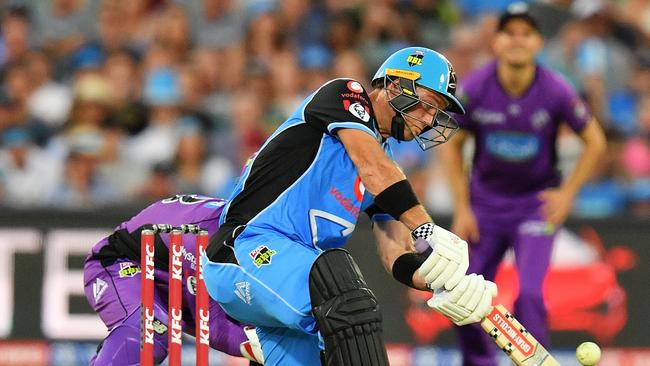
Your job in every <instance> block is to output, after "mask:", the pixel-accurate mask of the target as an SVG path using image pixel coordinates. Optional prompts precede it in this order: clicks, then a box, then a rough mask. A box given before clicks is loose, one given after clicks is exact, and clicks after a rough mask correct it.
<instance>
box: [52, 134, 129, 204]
mask: <svg viewBox="0 0 650 366" xmlns="http://www.w3.org/2000/svg"><path fill="white" fill-rule="evenodd" d="M69 141H70V149H69V151H68V155H67V157H66V161H65V168H64V171H63V173H64V174H63V178H62V179H61V184H60V185H59V186H58V187H57V189H56V190H55V191H54V192H53V194H52V196H51V197H50V199H49V203H50V204H51V205H54V206H57V207H65V208H91V207H94V206H99V205H106V204H109V203H112V202H115V201H116V199H118V198H119V194H118V191H117V190H116V189H115V188H114V187H113V186H111V185H110V183H109V182H108V181H106V180H105V179H102V177H101V174H100V169H99V166H100V164H101V158H102V156H103V152H104V148H105V146H104V143H105V141H104V136H103V135H102V134H101V133H98V132H95V131H82V130H77V131H74V132H73V134H72V135H71V136H69Z"/></svg>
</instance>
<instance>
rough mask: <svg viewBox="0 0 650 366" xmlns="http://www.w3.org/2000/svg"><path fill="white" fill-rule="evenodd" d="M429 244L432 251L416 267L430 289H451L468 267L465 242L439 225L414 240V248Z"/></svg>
mask: <svg viewBox="0 0 650 366" xmlns="http://www.w3.org/2000/svg"><path fill="white" fill-rule="evenodd" d="M426 246H430V247H431V248H432V249H433V251H432V252H431V254H430V255H429V257H428V258H427V259H426V260H425V261H424V263H422V265H421V266H420V268H419V269H418V271H419V274H420V275H421V276H422V277H424V280H425V282H426V283H427V287H428V288H429V289H430V290H436V289H440V288H443V286H444V289H445V290H452V289H453V288H454V287H456V285H457V284H458V283H459V282H460V281H461V279H462V278H463V276H464V275H465V272H467V268H468V267H469V255H468V252H467V242H465V241H464V240H463V239H461V238H459V237H458V236H456V235H455V234H453V233H452V232H450V231H447V230H445V229H443V228H441V227H440V226H434V227H433V230H432V233H431V235H430V236H429V237H427V238H422V237H420V238H419V239H417V240H416V241H415V248H416V249H418V251H420V252H422V250H420V249H419V248H422V247H426Z"/></svg>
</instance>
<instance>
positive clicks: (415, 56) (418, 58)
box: [406, 50, 424, 66]
mask: <svg viewBox="0 0 650 366" xmlns="http://www.w3.org/2000/svg"><path fill="white" fill-rule="evenodd" d="M423 58H424V52H422V51H418V50H415V51H413V53H412V54H410V55H409V57H407V58H406V62H408V64H409V66H416V65H417V66H419V65H422V59H423Z"/></svg>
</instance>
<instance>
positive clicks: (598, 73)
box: [0, 0, 650, 217]
mask: <svg viewBox="0 0 650 366" xmlns="http://www.w3.org/2000/svg"><path fill="white" fill-rule="evenodd" d="M510 2H512V1H508V0H495V1H481V0H459V1H451V0H311V1H310V0H50V1H40V0H22V1H16V0H4V1H3V2H2V5H1V38H0V82H1V87H0V205H2V206H10V207H68V208H87V207H94V206H97V205H113V204H120V203H133V202H148V201H151V200H154V199H157V198H162V197H166V196H170V195H172V194H174V193H202V194H208V195H218V196H227V195H228V193H229V191H230V190H231V188H232V187H233V183H234V181H235V179H236V178H237V176H238V174H239V171H240V169H241V166H242V165H243V164H244V163H245V162H246V160H247V159H248V157H249V156H250V155H251V154H252V153H253V152H254V151H256V150H257V149H258V147H259V146H260V145H261V143H262V142H263V141H264V140H265V138H266V137H267V136H268V135H269V133H270V132H272V131H273V130H274V128H275V127H277V126H278V125H279V124H280V123H282V121H283V120H284V118H285V117H286V116H288V115H289V114H290V113H291V112H292V111H293V110H294V108H295V107H296V106H297V104H298V103H299V102H300V101H301V100H302V98H304V97H305V96H306V95H307V94H309V93H310V92H311V91H313V90H314V89H315V88H317V87H318V86H320V84H322V83H323V82H325V81H327V80H329V79H331V78H334V77H352V78H356V79H357V80H359V81H360V82H361V83H362V84H364V86H366V87H369V79H370V77H372V74H373V73H374V71H375V69H376V68H377V67H378V66H379V64H380V63H381V61H382V60H383V59H384V58H385V57H386V56H388V55H389V54H390V53H391V52H393V51H395V50H397V49H399V48H402V47H405V46H409V45H423V46H427V47H431V48H433V49H436V50H438V51H440V52H442V53H444V54H445V55H446V56H447V57H448V58H449V59H450V61H451V62H452V64H453V65H454V66H455V68H456V71H457V74H458V76H459V79H460V81H461V83H462V79H463V75H466V74H467V73H469V72H471V71H472V70H473V69H475V68H476V67H478V66H480V65H482V64H484V63H485V62H487V61H489V60H490V58H491V50H490V39H491V37H492V36H493V33H494V30H495V22H496V16H497V14H498V12H499V11H501V10H503V9H505V7H506V6H507V5H508V4H509V3H510ZM530 5H531V11H532V13H533V14H534V15H535V16H536V17H537V19H538V21H539V23H540V25H541V30H542V33H543V35H544V36H545V37H546V44H545V49H544V52H543V54H542V56H541V57H540V62H542V63H544V64H546V65H548V66H550V67H552V68H553V69H555V70H556V71H559V72H561V73H562V74H563V75H564V76H565V77H566V78H567V79H568V80H569V81H570V82H571V83H572V84H573V86H574V87H575V88H576V89H577V90H578V91H579V92H580V93H581V95H582V96H583V97H584V98H585V100H586V101H587V102H588V104H589V105H590V107H591V110H592V112H593V113H594V114H595V115H596V117H597V118H598V119H599V121H600V122H601V123H602V124H603V127H604V128H605V130H606V132H607V137H608V142H609V146H608V153H607V157H606V159H604V160H603V161H602V162H601V164H600V166H599V169H598V172H597V175H596V176H595V177H594V178H593V179H592V180H591V181H590V182H589V183H588V184H587V185H586V186H585V188H584V189H583V190H582V192H581V193H580V195H579V197H578V198H577V200H576V203H575V206H574V215H575V216H589V217H607V216H611V215H620V214H634V215H643V216H646V217H647V216H648V215H650V0H617V1H606V0H573V1H572V0H556V1H553V0H547V1H537V2H534V1H533V2H530ZM580 148H581V146H580V142H579V139H578V138H577V137H575V136H573V135H572V134H570V133H562V135H561V139H560V143H559V147H558V152H559V162H558V167H559V168H560V169H561V170H562V171H563V172H565V171H570V169H572V164H574V163H575V160H576V158H577V156H578V154H579V152H580ZM395 150H396V157H397V160H398V161H399V162H400V163H401V164H402V166H403V168H404V169H405V171H406V172H407V173H408V174H409V176H410V177H411V178H412V179H413V181H414V186H415V187H416V190H417V193H418V194H419V195H420V196H421V198H422V199H423V200H424V201H425V202H426V203H427V204H428V205H429V206H430V207H431V208H432V210H433V212H435V213H437V214H445V213H449V212H451V210H452V209H453V202H451V201H450V197H451V195H450V194H449V189H448V187H447V182H446V181H445V178H444V175H443V174H441V173H440V163H439V159H438V157H437V156H436V149H433V151H431V150H429V151H427V152H426V153H425V152H423V151H420V150H419V147H418V146H417V145H416V144H398V145H395Z"/></svg>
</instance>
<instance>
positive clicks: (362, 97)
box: [340, 93, 368, 104]
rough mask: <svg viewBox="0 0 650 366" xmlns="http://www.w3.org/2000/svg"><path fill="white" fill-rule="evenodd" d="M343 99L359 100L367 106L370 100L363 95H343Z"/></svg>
mask: <svg viewBox="0 0 650 366" xmlns="http://www.w3.org/2000/svg"><path fill="white" fill-rule="evenodd" d="M340 95H341V98H346V99H358V100H359V101H360V102H363V103H365V104H368V99H366V97H364V96H363V94H359V93H341V94H340Z"/></svg>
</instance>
